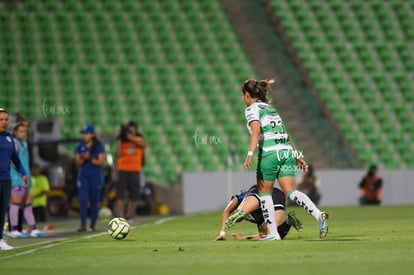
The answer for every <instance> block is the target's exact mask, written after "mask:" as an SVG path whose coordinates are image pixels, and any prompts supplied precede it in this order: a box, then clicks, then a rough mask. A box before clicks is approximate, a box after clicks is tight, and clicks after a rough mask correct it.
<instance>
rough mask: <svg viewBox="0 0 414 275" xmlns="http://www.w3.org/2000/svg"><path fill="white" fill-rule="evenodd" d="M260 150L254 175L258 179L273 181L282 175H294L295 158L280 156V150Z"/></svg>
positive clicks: (281, 154)
mask: <svg viewBox="0 0 414 275" xmlns="http://www.w3.org/2000/svg"><path fill="white" fill-rule="evenodd" d="M287 150H288V149H286V150H279V151H270V152H264V151H260V152H259V155H258V162H257V170H256V176H257V179H259V180H265V181H274V180H275V179H279V178H283V177H288V176H290V177H294V176H295V171H296V159H295V158H294V157H293V156H292V157H281V156H286V155H289V154H283V153H281V152H282V151H287Z"/></svg>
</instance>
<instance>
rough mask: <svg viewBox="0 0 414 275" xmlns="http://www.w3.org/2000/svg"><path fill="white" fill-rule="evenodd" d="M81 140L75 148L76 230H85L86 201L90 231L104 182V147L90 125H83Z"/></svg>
mask: <svg viewBox="0 0 414 275" xmlns="http://www.w3.org/2000/svg"><path fill="white" fill-rule="evenodd" d="M81 134H82V141H81V143H80V144H79V145H78V147H77V148H76V153H75V163H76V166H77V167H78V169H79V170H78V180H77V186H78V197H79V212H80V220H81V226H80V228H79V229H78V232H86V219H87V215H88V203H89V204H90V209H91V211H90V213H91V221H90V227H89V229H90V231H95V224H96V220H97V217H98V210H99V199H100V197H101V192H102V186H103V182H104V176H103V168H102V167H103V165H104V160H105V148H104V146H103V145H102V143H101V142H100V141H99V140H98V139H97V137H96V135H95V128H94V127H93V126H92V125H85V126H84V127H83V128H82V130H81Z"/></svg>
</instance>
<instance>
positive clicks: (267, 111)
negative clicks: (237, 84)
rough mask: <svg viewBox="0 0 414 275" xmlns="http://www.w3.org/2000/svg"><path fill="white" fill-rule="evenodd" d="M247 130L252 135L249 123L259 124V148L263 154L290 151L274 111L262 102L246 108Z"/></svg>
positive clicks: (280, 120)
mask: <svg viewBox="0 0 414 275" xmlns="http://www.w3.org/2000/svg"><path fill="white" fill-rule="evenodd" d="M245 115H246V120H247V129H248V130H249V133H250V134H251V133H252V129H251V128H250V122H252V121H255V120H256V121H259V122H260V140H259V148H260V149H261V150H263V151H265V152H269V151H276V150H281V149H290V150H292V146H291V145H290V142H289V139H288V138H289V136H288V134H287V133H286V130H285V127H284V126H283V122H282V119H281V118H280V115H279V114H278V112H277V111H276V109H275V108H274V107H273V106H271V105H269V104H267V103H264V102H261V101H257V102H255V103H253V104H252V105H250V106H249V107H247V108H246V111H245Z"/></svg>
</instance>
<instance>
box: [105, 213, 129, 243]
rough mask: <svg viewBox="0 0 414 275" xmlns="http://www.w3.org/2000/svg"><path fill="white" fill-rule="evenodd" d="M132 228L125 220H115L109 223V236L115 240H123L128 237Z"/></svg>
mask: <svg viewBox="0 0 414 275" xmlns="http://www.w3.org/2000/svg"><path fill="white" fill-rule="evenodd" d="M129 229H130V226H129V224H128V221H127V220H126V219H124V218H113V219H112V220H110V221H109V223H108V234H109V236H111V237H112V238H114V239H117V240H122V239H125V237H126V236H128V233H129Z"/></svg>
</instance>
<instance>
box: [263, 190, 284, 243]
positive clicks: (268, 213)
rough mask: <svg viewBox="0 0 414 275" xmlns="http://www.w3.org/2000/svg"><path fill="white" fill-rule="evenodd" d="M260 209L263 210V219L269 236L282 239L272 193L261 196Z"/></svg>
mask: <svg viewBox="0 0 414 275" xmlns="http://www.w3.org/2000/svg"><path fill="white" fill-rule="evenodd" d="M260 201H261V203H260V207H261V208H262V212H263V218H264V220H265V223H266V224H267V228H268V229H269V236H272V237H273V236H274V237H276V238H277V239H280V236H279V232H277V225H276V219H275V208H274V204H273V199H272V196H271V193H261V194H260Z"/></svg>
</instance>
